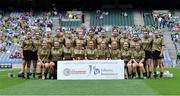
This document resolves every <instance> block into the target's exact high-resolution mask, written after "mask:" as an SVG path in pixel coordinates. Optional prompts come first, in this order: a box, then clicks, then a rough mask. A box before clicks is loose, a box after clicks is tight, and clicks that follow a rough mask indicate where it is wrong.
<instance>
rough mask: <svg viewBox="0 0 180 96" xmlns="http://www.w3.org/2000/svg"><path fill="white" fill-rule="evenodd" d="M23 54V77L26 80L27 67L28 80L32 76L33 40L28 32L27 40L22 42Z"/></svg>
mask: <svg viewBox="0 0 180 96" xmlns="http://www.w3.org/2000/svg"><path fill="white" fill-rule="evenodd" d="M21 48H22V54H23V59H24V60H23V61H24V62H23V72H22V77H23V78H24V74H25V68H26V66H27V79H29V76H30V66H31V60H32V57H33V56H32V50H33V40H32V34H31V32H27V36H26V39H25V40H24V41H23V42H22V46H21Z"/></svg>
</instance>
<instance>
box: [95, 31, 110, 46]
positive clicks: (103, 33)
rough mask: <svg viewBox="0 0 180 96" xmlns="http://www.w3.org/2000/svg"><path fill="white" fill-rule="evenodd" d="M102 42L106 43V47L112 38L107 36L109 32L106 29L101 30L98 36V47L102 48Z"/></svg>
mask: <svg viewBox="0 0 180 96" xmlns="http://www.w3.org/2000/svg"><path fill="white" fill-rule="evenodd" d="M102 42H104V43H105V44H106V47H108V46H109V42H110V39H109V37H108V36H107V33H106V31H105V30H104V29H102V30H101V35H100V36H99V37H98V38H97V43H98V45H97V46H98V48H100V46H99V45H101V44H102Z"/></svg>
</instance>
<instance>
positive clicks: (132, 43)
mask: <svg viewBox="0 0 180 96" xmlns="http://www.w3.org/2000/svg"><path fill="white" fill-rule="evenodd" d="M141 43H142V41H141V39H140V38H139V36H138V34H133V38H132V39H131V41H130V48H131V49H132V50H134V49H135V45H136V44H139V45H140V46H141Z"/></svg>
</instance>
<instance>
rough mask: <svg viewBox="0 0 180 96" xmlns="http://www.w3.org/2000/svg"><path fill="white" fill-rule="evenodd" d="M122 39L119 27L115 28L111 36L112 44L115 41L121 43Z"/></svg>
mask: <svg viewBox="0 0 180 96" xmlns="http://www.w3.org/2000/svg"><path fill="white" fill-rule="evenodd" d="M120 39H121V35H119V33H118V30H117V29H114V30H113V31H112V36H111V38H110V42H111V44H112V42H113V41H115V42H117V44H118V45H119V44H120V43H119V42H120Z"/></svg>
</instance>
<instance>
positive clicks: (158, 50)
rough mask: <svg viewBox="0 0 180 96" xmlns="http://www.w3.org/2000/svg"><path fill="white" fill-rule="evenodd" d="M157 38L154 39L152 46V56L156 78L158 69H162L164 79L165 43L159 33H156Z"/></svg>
mask: <svg viewBox="0 0 180 96" xmlns="http://www.w3.org/2000/svg"><path fill="white" fill-rule="evenodd" d="M154 35H155V38H154V39H153V45H152V51H153V53H152V56H153V63H154V77H155V78H156V77H157V73H156V71H157V67H158V66H159V67H160V78H162V77H163V71H164V68H163V63H162V58H163V51H164V41H163V38H161V37H160V34H159V32H155V33H154Z"/></svg>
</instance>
